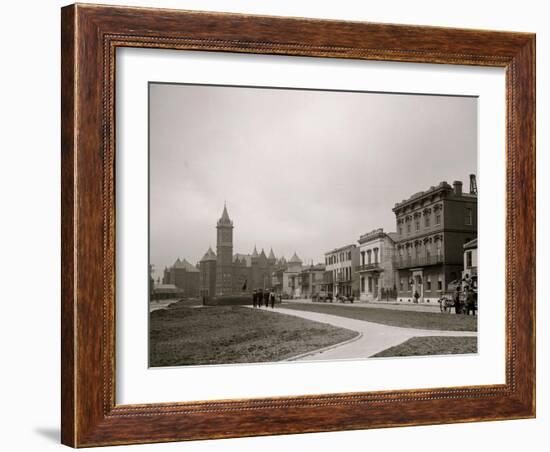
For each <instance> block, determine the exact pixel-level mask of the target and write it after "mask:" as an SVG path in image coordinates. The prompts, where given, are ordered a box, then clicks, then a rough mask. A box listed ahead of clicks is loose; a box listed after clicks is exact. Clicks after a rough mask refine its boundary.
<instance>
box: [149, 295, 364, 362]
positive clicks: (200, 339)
mask: <svg viewBox="0 0 550 452" xmlns="http://www.w3.org/2000/svg"><path fill="white" fill-rule="evenodd" d="M357 334H358V333H357V332H355V331H350V330H347V329H343V328H336V327H333V326H331V325H326V324H324V323H319V322H313V321H310V320H306V319H301V318H298V317H294V316H289V315H284V314H276V313H273V312H269V311H267V310H265V308H264V309H261V310H260V309H250V308H244V307H239V306H212V307H201V308H191V307H187V306H182V304H177V305H172V306H171V307H170V309H163V310H158V311H154V312H151V314H150V322H149V365H150V366H152V367H162V366H183V365H204V364H236V363H260V362H274V361H281V360H284V359H286V358H290V357H292V356H296V355H299V354H301V353H305V352H308V351H313V350H316V349H318V348H321V347H326V346H329V345H334V344H337V343H339V342H343V341H346V340H349V339H352V338H353V337H355V336H357Z"/></svg>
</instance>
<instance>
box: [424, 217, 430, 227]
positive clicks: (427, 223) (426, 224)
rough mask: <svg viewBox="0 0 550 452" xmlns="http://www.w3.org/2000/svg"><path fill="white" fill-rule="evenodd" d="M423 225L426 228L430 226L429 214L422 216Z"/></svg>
mask: <svg viewBox="0 0 550 452" xmlns="http://www.w3.org/2000/svg"><path fill="white" fill-rule="evenodd" d="M424 226H425V227H426V228H429V227H430V216H429V215H425V216H424Z"/></svg>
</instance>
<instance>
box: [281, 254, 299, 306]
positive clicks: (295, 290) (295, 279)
mask: <svg viewBox="0 0 550 452" xmlns="http://www.w3.org/2000/svg"><path fill="white" fill-rule="evenodd" d="M301 273H302V259H300V258H299V257H298V255H297V254H296V252H295V253H294V255H293V256H292V257H291V258H290V259H289V260H288V262H287V263H286V265H285V267H284V269H283V271H282V277H283V285H282V293H281V294H282V295H283V296H284V297H288V298H301V297H302V278H301Z"/></svg>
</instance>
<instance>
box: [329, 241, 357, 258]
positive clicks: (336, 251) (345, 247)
mask: <svg viewBox="0 0 550 452" xmlns="http://www.w3.org/2000/svg"><path fill="white" fill-rule="evenodd" d="M352 248H357V245H355V244H354V243H352V244H350V245H345V246H341V247H340V248H334V249H333V250H330V251H327V252H326V253H325V256H328V255H329V254H333V253H338V252H340V251H346V250H350V249H352Z"/></svg>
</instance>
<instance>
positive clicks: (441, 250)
mask: <svg viewBox="0 0 550 452" xmlns="http://www.w3.org/2000/svg"><path fill="white" fill-rule="evenodd" d="M474 180H475V179H474ZM393 212H394V214H395V218H396V225H397V237H396V240H395V251H396V257H395V262H394V268H395V269H396V271H397V277H396V280H397V281H396V282H397V299H398V300H399V301H411V302H412V301H414V294H415V293H418V295H419V300H418V301H419V302H421V303H422V302H425V303H432V302H437V300H438V299H439V298H440V296H441V295H442V293H443V292H444V291H446V290H447V287H448V285H449V283H450V282H452V281H455V280H457V279H460V277H461V273H462V270H463V259H464V248H463V245H464V244H465V243H467V242H470V241H471V240H473V239H475V238H476V237H477V193H476V189H475V185H473V186H472V187H471V188H470V192H469V193H464V192H463V191H462V182H460V181H455V182H454V183H453V186H451V185H449V184H448V183H447V182H441V183H440V184H439V185H437V186H432V187H430V188H429V189H428V190H426V191H423V192H419V193H416V194H414V195H412V196H411V197H410V198H409V199H406V200H403V201H401V202H400V203H397V204H395V207H394V208H393Z"/></svg>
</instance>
